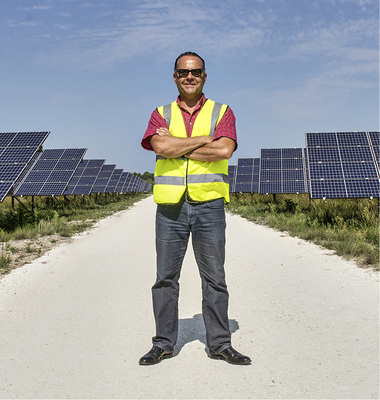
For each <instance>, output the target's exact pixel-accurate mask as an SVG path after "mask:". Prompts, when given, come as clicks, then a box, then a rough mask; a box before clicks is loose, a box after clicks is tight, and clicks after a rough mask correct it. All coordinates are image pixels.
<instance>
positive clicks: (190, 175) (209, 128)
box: [153, 99, 230, 204]
mask: <svg viewBox="0 0 380 400" xmlns="http://www.w3.org/2000/svg"><path fill="white" fill-rule="evenodd" d="M226 110H227V105H225V104H221V103H216V102H215V101H212V100H209V99H207V100H206V102H205V103H204V105H203V107H202V108H201V110H200V111H199V114H198V116H197V118H196V119H195V122H194V126H193V131H192V136H193V137H194V136H209V135H211V136H214V132H215V128H216V126H217V125H218V123H219V121H220V120H221V118H222V117H223V115H224V113H225V112H226ZM157 111H158V112H159V113H160V115H161V116H162V117H163V118H164V119H165V121H166V122H167V124H168V126H169V130H170V132H171V133H172V135H173V136H176V137H184V138H185V137H187V135H186V127H185V123H184V121H183V117H182V113H181V109H180V107H179V105H178V103H177V102H176V101H174V102H173V103H171V104H167V105H166V106H162V107H158V108H157ZM186 190H187V197H188V198H189V199H191V200H192V201H197V202H204V201H211V200H216V199H220V198H223V199H224V201H225V203H228V202H229V201H230V199H229V183H228V160H221V161H214V162H207V161H197V160H191V159H188V158H186V157H179V158H165V157H162V156H157V157H156V168H155V171H154V186H153V196H154V201H155V202H156V203H157V204H176V203H178V202H179V201H180V199H181V198H182V196H183V194H184V193H185V191H186Z"/></svg>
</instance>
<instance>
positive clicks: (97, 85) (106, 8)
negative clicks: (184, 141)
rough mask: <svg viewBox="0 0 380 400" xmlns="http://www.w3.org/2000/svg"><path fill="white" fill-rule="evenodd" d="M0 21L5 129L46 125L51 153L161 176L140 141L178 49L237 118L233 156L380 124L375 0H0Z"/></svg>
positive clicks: (172, 90) (167, 97)
mask: <svg viewBox="0 0 380 400" xmlns="http://www.w3.org/2000/svg"><path fill="white" fill-rule="evenodd" d="M0 21H1V23H0V54H1V62H0V80H1V90H0V132H17V131H44V130H48V131H51V134H50V136H49V137H48V139H47V141H46V142H45V148H75V147H86V148H88V151H87V153H86V156H85V158H101V159H106V162H107V163H108V164H116V165H117V168H123V169H124V170H125V171H131V172H133V171H139V172H144V171H151V172H153V170H154V156H153V153H151V152H147V151H145V150H143V149H142V147H141V146H140V141H141V138H142V136H143V134H144V132H145V129H146V127H147V123H148V120H149V117H150V114H151V112H152V111H153V109H154V108H155V107H157V106H159V105H163V104H166V103H169V102H171V101H173V100H174V99H175V98H176V96H177V90H176V87H175V85H174V83H173V79H172V72H173V62H174V60H175V58H176V57H177V55H178V54H180V53H182V52H183V51H195V52H197V53H199V54H200V55H201V56H203V58H204V59H205V61H206V69H207V73H208V79H207V83H206V85H205V88H204V91H205V94H206V96H207V97H209V98H211V99H213V100H216V101H220V102H224V103H227V104H229V105H230V107H231V108H232V109H233V111H234V113H235V115H236V118H237V131H238V140H239V148H238V150H237V152H236V153H235V155H234V156H233V158H232V159H231V161H230V163H231V164H236V163H237V159H238V158H243V157H259V156H260V150H261V149H262V148H278V147H304V146H305V135H304V134H305V132H331V131H377V130H379V111H378V110H379V2H378V0H319V1H313V0H223V1H220V0H192V1H186V2H182V1H178V0H94V1H82V0H1V2H0Z"/></svg>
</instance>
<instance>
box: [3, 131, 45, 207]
mask: <svg viewBox="0 0 380 400" xmlns="http://www.w3.org/2000/svg"><path fill="white" fill-rule="evenodd" d="M49 134H50V132H6V133H0V202H2V201H3V200H4V199H5V197H6V196H7V194H9V193H10V192H11V191H12V187H13V186H14V184H15V182H16V180H17V179H19V178H20V176H21V174H22V172H23V171H24V170H25V169H26V167H27V165H28V164H29V163H30V162H31V160H33V159H34V157H35V155H36V153H37V152H38V151H39V150H41V146H42V144H43V143H44V141H45V140H46V138H47V137H48V136H49Z"/></svg>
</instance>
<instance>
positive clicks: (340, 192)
mask: <svg viewBox="0 0 380 400" xmlns="http://www.w3.org/2000/svg"><path fill="white" fill-rule="evenodd" d="M306 148H307V154H308V164H309V180H310V197H311V198H342V197H379V193H380V180H379V179H380V174H379V132H337V133H335V132H331V133H306Z"/></svg>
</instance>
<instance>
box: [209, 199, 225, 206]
mask: <svg viewBox="0 0 380 400" xmlns="http://www.w3.org/2000/svg"><path fill="white" fill-rule="evenodd" d="M206 204H207V207H209V208H224V200H223V199H217V200H213V201H209V202H208V203H206Z"/></svg>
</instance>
